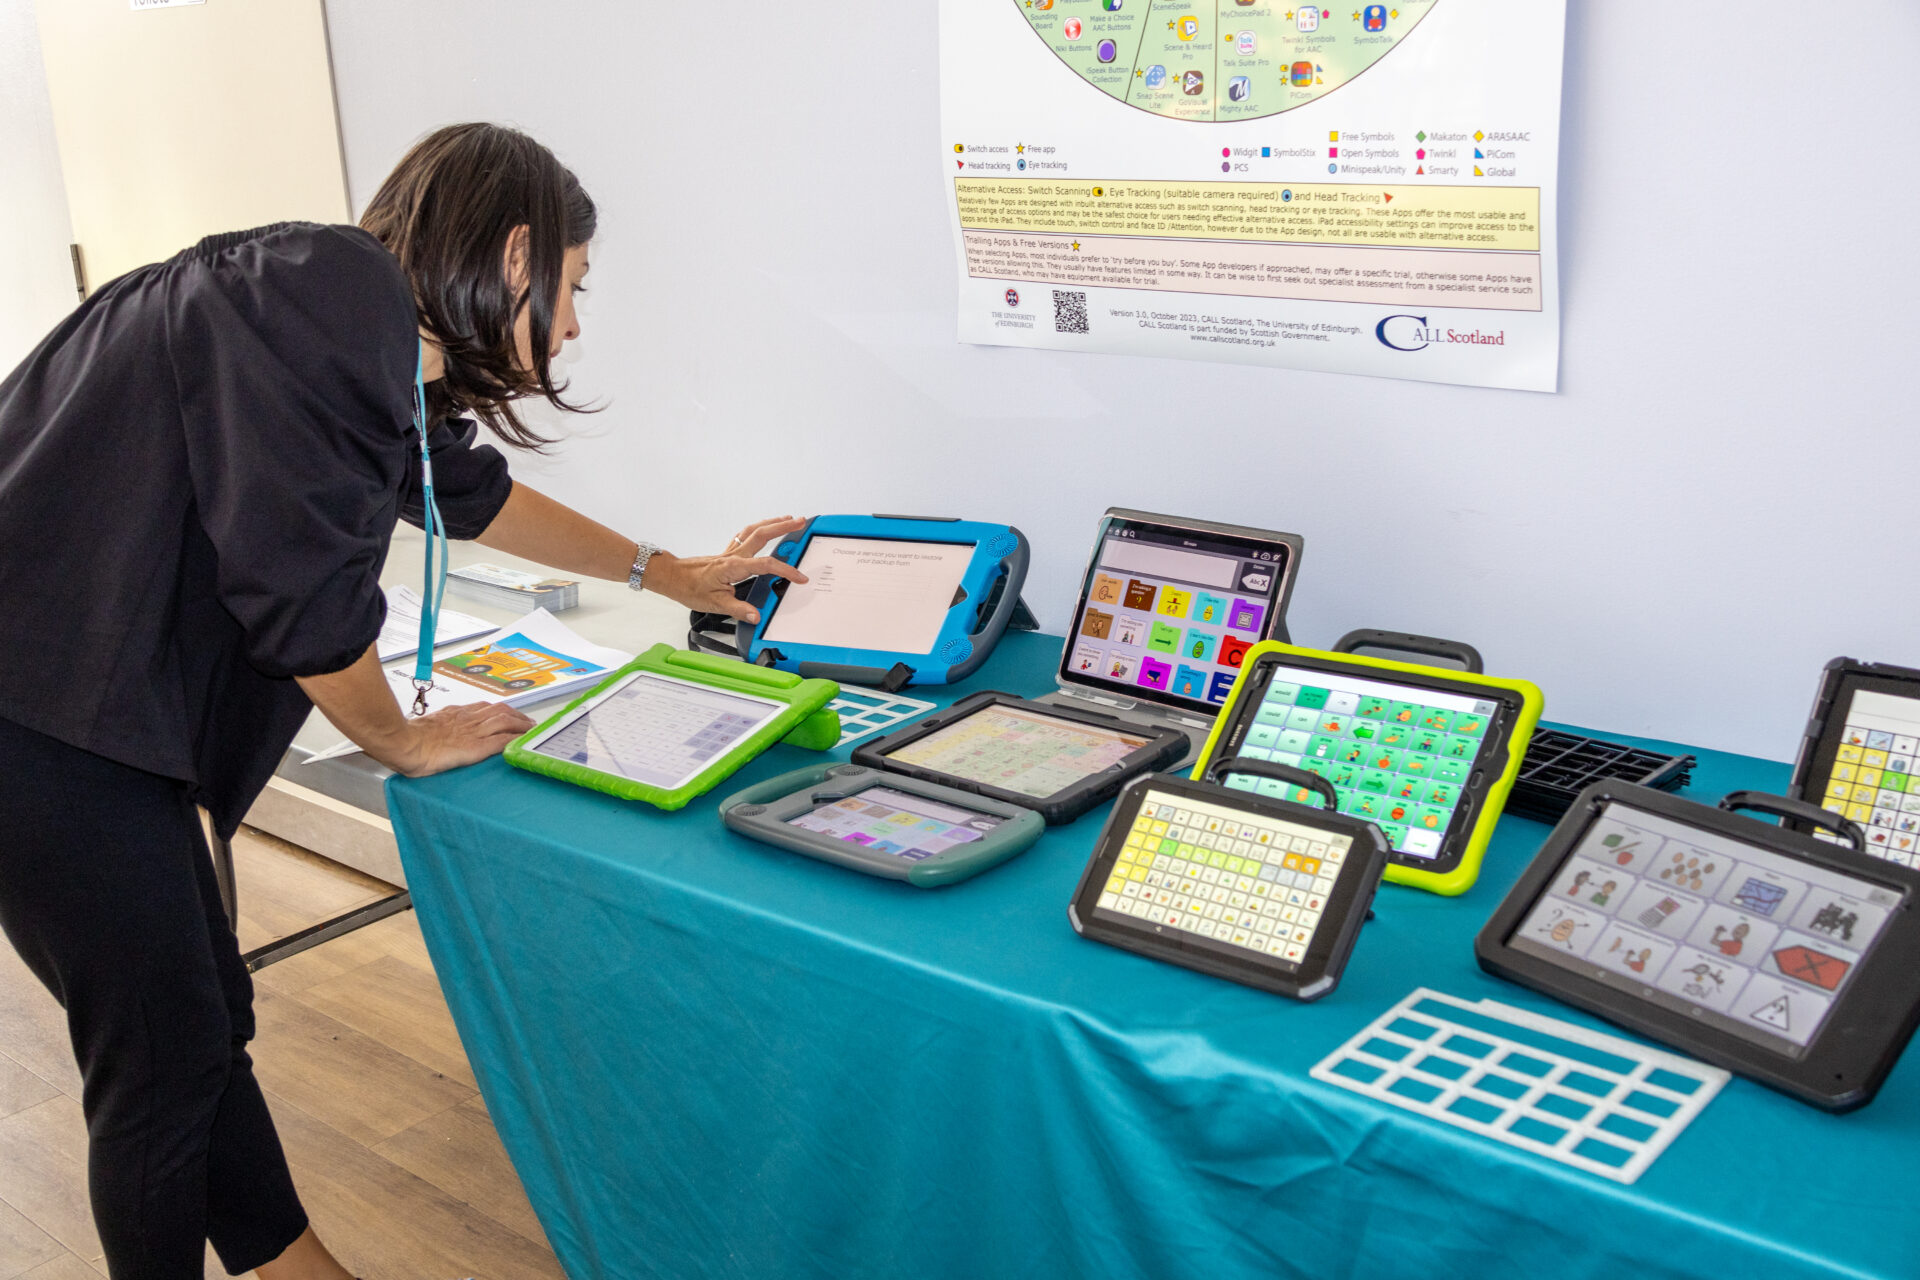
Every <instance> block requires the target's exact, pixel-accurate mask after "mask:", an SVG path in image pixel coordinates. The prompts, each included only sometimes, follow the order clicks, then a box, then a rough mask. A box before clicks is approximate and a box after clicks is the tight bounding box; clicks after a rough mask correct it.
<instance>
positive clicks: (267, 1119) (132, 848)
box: [0, 719, 307, 1280]
mask: <svg viewBox="0 0 1920 1280" xmlns="http://www.w3.org/2000/svg"><path fill="white" fill-rule="evenodd" d="M0 777H3V778H4V782H0V930H4V931H5V933H6V935H7V938H8V940H9V941H11V942H12V943H13V945H14V948H15V949H16V950H17V951H19V953H20V956H21V958H22V959H23V960H25V961H26V963H27V967H28V968H29V969H31V970H32V971H33V973H34V975H35V976H36V977H38V978H39V979H40V981H41V982H43V983H45V984H46V985H47V989H48V990H49V991H51V992H53V994H54V998H55V999H57V1000H59V1002H60V1004H61V1006H62V1007H63V1008H65V1009H66V1011H67V1029H68V1032H69V1034H70V1035H71V1036H72V1039H73V1055H74V1058H75V1059H76V1060H77V1061H78V1062H79V1064H80V1074H81V1078H82V1079H83V1080H84V1082H85V1089H84V1090H83V1094H82V1106H83V1109H84V1110H85V1112H86V1117H87V1141H88V1146H87V1180H88V1189H89V1191H90V1193H91V1197H92V1201H93V1218H94V1225H95V1227H96V1228H97V1229H98V1231H99V1233H100V1242H101V1244H102V1245H103V1246H105V1249H106V1255H107V1266H108V1269H109V1271H110V1273H111V1274H112V1276H113V1280H174V1278H175V1277H180V1278H181V1280H186V1278H187V1277H193V1280H199V1277H200V1276H201V1275H202V1274H203V1271H204V1267H205V1255H206V1245H207V1242H208V1241H211V1242H212V1243H213V1247H214V1249H215V1250H216V1251H217V1252H218V1253H219V1255H220V1261H221V1262H222V1263H224V1264H225V1265H226V1268H227V1270H228V1271H230V1272H232V1273H233V1274H235V1275H238V1274H240V1273H242V1272H245V1271H251V1270H252V1269H254V1268H255V1267H257V1266H259V1265H260V1264H262V1263H265V1262H271V1261H272V1260H273V1259H274V1258H276V1257H278V1256H279V1255H280V1254H281V1253H282V1252H284V1251H285V1250H286V1248H287V1246H288V1245H290V1244H292V1243H293V1242H294V1240H295V1239H297V1238H298V1237H299V1236H300V1233H301V1232H303V1231H305V1230H306V1227H307V1216H306V1213H305V1212H304V1211H303V1210H302V1209H301V1207H300V1200H299V1197H298V1196H297V1195H296V1194H295V1193H294V1189H293V1177H292V1175H291V1174H290V1173H288V1171H287V1161H286V1156H285V1154H284V1153H283V1152H282V1151H281V1149H280V1139H279V1136H278V1135H277V1134H275V1132H274V1129H273V1118H272V1117H271V1116H270V1115H269V1114H268V1113H267V1104H266V1099H265V1098H264V1097H263V1096H262V1095H261V1092H260V1085H259V1082H258V1081H256V1080H255V1079H254V1075H253V1063H252V1061H251V1059H249V1058H248V1057H247V1051H246V1045H247V1041H248V1040H250V1039H252V1038H253V980H252V979H251V978H250V977H249V976H248V975H247V971H246V967H245V966H244V965H243V964H242V963H241V961H240V947H239V943H238V942H237V941H236V940H235V938H234V936H233V930H232V929H231V928H229V927H228V925H227V918H226V914H225V913H224V911H223V910H222V909H221V906H220V894H219V889H218V887H217V885H216V883H215V880H214V876H213V861H212V858H211V857H210V856H209V855H208V852H207V846H206V841H205V838H204V837H203V836H202V834H201V830H200V824H199V821H198V816H197V814H196V812H195V810H194V807H193V805H192V804H191V802H190V801H189V800H188V798H187V790H186V787H185V785H184V784H182V783H180V782H176V781H173V780H171V779H167V778H161V777H157V776H155V775H153V774H150V773H143V772H141V771H140V770H138V769H131V768H128V767H127V766H125V765H120V764H115V763H113V762H112V761H110V760H106V759H103V758H101V757H100V756H96V755H94V754H92V753H91V752H87V751H82V750H79V749H78V748H76V747H70V746H67V745H66V744H65V743H62V742H57V741H55V740H54V739H52V738H48V737H45V736H44V735H41V734H38V733H34V732H32V731H30V730H27V729H24V728H22V727H21V726H19V725H16V724H13V723H11V722H9V721H7V720H3V719H0Z"/></svg>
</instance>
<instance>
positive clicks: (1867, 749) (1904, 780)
mask: <svg viewBox="0 0 1920 1280" xmlns="http://www.w3.org/2000/svg"><path fill="white" fill-rule="evenodd" d="M1836 719H1839V720H1840V722H1841V723H1840V729H1839V741H1838V742H1837V743H1836V744H1834V746H1833V748H1832V752H1833V754H1832V762H1831V763H1830V764H1827V765H1826V767H1825V768H1824V769H1822V770H1821V771H1820V772H1821V773H1823V774H1824V775H1825V776H1821V777H1814V778H1812V779H1810V780H1809V781H1808V783H1807V785H1806V787H1805V789H1804V791H1803V794H1804V795H1806V796H1807V798H1808V799H1810V800H1813V801H1814V802H1815V803H1817V804H1819V805H1821V806H1822V807H1823V808H1825V809H1827V810H1829V811H1831V812H1833V813H1838V814H1840V815H1842V816H1843V817H1847V818H1851V819H1852V820H1853V821H1855V822H1857V823H1859V824H1860V826H1861V828H1862V829H1863V830H1864V831H1865V832H1866V835H1867V851H1868V852H1869V853H1875V854H1878V855H1879V856H1881V857H1883V858H1887V859H1889V860H1891V861H1894V862H1898V863H1900V864H1901V865H1902V866H1914V865H1916V864H1920V781H1916V779H1915V777H1914V772H1915V771H1914V764H1915V761H1916V760H1920V698H1905V697H1901V696H1899V695H1898V694H1892V693H1881V692H1878V691H1876V690H1873V689H1861V688H1855V689H1853V690H1851V691H1850V692H1849V693H1847V694H1844V695H1843V702H1842V708H1841V711H1840V712H1839V713H1838V714H1837V715H1836ZM1831 732H1832V729H1831V727H1830V728H1829V733H1831ZM1825 754H1826V753H1825V752H1822V756H1823V758H1824V756H1825ZM1814 834H1815V835H1817V836H1819V837H1820V838H1821V839H1823V840H1834V839H1836V837H1834V836H1832V835H1830V834H1828V833H1827V832H1824V831H1816V832H1815V833H1814Z"/></svg>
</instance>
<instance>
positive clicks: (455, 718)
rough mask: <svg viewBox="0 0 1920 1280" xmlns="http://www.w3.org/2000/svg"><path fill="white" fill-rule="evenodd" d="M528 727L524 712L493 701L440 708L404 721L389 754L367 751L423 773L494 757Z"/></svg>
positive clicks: (413, 774) (399, 768)
mask: <svg viewBox="0 0 1920 1280" xmlns="http://www.w3.org/2000/svg"><path fill="white" fill-rule="evenodd" d="M531 728H533V720H532V719H531V718H529V717H528V716H527V715H525V714H524V713H522V712H519V711H516V710H514V709H513V708H512V707H504V706H500V705H499V704H497V703H475V704H471V705H468V706H461V707H442V708H441V709H440V710H438V711H430V712H428V713H427V714H426V715H424V716H421V717H419V718H418V719H409V720H408V721H407V734H406V739H405V741H404V742H403V743H402V744H400V746H399V747H398V749H394V750H392V755H393V758H392V759H388V758H386V753H384V752H379V751H373V750H369V752H368V754H369V755H372V756H373V757H374V759H376V760H379V761H380V763H381V764H384V765H386V766H387V767H388V768H390V769H392V770H393V771H394V772H395V773H404V774H405V775H407V776H408V777H409V778H424V777H426V776H427V775H428V774H430V773H442V772H445V771H446V770H448V769H458V768H459V767H460V766H461V765H465V764H476V763H478V762H479V761H481V760H485V759H486V758H487V757H489V756H497V755H499V754H500V753H501V752H502V751H504V750H506V746H507V744H508V743H509V742H512V741H513V740H514V739H515V738H517V737H519V736H520V735H521V734H523V733H525V732H526V731H527V730H529V729H531Z"/></svg>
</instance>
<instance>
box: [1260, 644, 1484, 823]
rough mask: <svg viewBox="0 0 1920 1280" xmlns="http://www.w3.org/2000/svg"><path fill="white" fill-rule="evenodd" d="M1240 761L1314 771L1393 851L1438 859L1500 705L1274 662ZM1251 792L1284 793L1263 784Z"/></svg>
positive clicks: (1344, 806) (1279, 787)
mask: <svg viewBox="0 0 1920 1280" xmlns="http://www.w3.org/2000/svg"><path fill="white" fill-rule="evenodd" d="M1270 671H1271V675H1270V676H1269V677H1268V681H1267V687H1266V690H1265V693H1264V696H1263V697H1262V698H1261V700H1260V706H1259V709H1258V710H1257V711H1256V712H1254V714H1253V718H1252V721H1251V723H1249V724H1248V726H1247V732H1246V737H1245V740H1244V741H1243V742H1242V744H1241V746H1240V749H1239V754H1241V755H1244V756H1252V757H1253V758H1254V759H1256V760H1273V761H1277V762H1279V763H1280V764H1290V765H1298V766H1301V767H1305V768H1311V769H1312V770H1313V771H1314V772H1315V773H1318V774H1319V775H1321V776H1322V777H1324V778H1325V779H1326V780H1327V781H1328V782H1331V783H1332V784H1333V788H1334V790H1335V791H1337V792H1339V794H1340V812H1342V813H1350V814H1353V815H1354V816H1355V817H1359V818H1365V819H1367V820H1369V821H1371V822H1375V823H1378V824H1379V826H1380V830H1381V831H1382V832H1384V833H1385V834H1386V837H1387V843H1388V844H1390V845H1391V846H1392V847H1393V849H1394V850H1395V851H1396V852H1398V853H1403V854H1409V855H1411V856H1413V857H1416V858H1435V857H1438V856H1439V854H1440V849H1441V846H1442V845H1443V844H1444V843H1445V840H1446V836H1447V830H1448V827H1449V826H1450V825H1451V824H1452V822H1453V817H1454V812H1455V811H1456V810H1457V809H1458V808H1459V805H1460V796H1461V792H1462V790H1463V789H1464V788H1465V786H1466V783H1467V781H1468V779H1470V778H1471V777H1472V776H1473V770H1474V764H1475V762H1476V761H1477V760H1478V759H1479V756H1480V749H1481V747H1482V746H1484V745H1485V743H1486V739H1487V728H1488V725H1489V724H1491V723H1492V720H1493V717H1494V716H1495V715H1496V714H1497V713H1498V712H1499V704H1498V703H1495V702H1491V701H1488V700H1487V699H1484V698H1478V697H1474V696H1472V695H1470V694H1456V693H1442V692H1439V691H1438V690H1434V689H1422V688H1417V687H1415V686H1412V685H1405V684H1398V683H1395V682H1393V681H1391V680H1377V679H1365V678H1362V677H1359V676H1350V675H1345V674H1339V673H1332V672H1326V671H1310V670H1307V669H1305V668H1296V667H1289V666H1286V665H1285V664H1283V663H1275V664H1274V665H1273V667H1272V668H1270ZM1256 790H1260V791H1263V792H1265V793H1267V794H1273V795H1278V794H1281V793H1283V792H1284V790H1285V788H1284V787H1283V786H1282V785H1281V784H1280V783H1277V782H1270V781H1266V780H1264V779H1263V780H1261V781H1260V782H1259V784H1258V786H1257V787H1256Z"/></svg>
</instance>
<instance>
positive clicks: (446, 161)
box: [360, 124, 598, 452]
mask: <svg viewBox="0 0 1920 1280" xmlns="http://www.w3.org/2000/svg"><path fill="white" fill-rule="evenodd" d="M597 221H598V215H597V214H596V213H595V211H594V207H593V200H592V198H591V197H589V196H588V195H587V193H586V191H585V189H584V188H582V187H581V185H580V180H579V179H578V178H576V177H574V176H573V173H572V171H571V170H569V169H568V168H567V167H566V166H565V165H563V164H561V163H560V161H559V160H558V159H556V158H555V157H554V154H553V152H551V151H549V150H547V149H546V148H545V147H543V146H541V145H540V144H539V143H537V142H535V141H534V140H533V139H532V138H529V137H528V136H527V135H526V134H524V133H521V132H520V131H519V130H517V129H508V128H505V127H504V126H501V125H497V124H453V125H448V126H447V127H446V128H444V129H436V130H434V131H433V132H432V133H430V134H428V135H427V136H426V137H424V138H422V139H421V140H420V141H419V142H417V143H415V144H414V146H413V149H412V150H411V151H409V152H407V154H406V158H405V159H403V160H401V161H400V163H399V164H398V165H396V166H394V170H393V172H392V173H390V174H388V175H387V180H386V181H385V182H383V183H381V184H380V190H379V191H377V192H375V193H374V196H373V200H372V202H371V203H370V204H368V205H367V208H366V212H364V213H362V214H361V215H360V225H361V226H362V227H364V228H365V229H366V230H368V231H370V232H372V233H373V234H374V235H375V236H376V237H378V238H379V240H380V242H381V243H382V244H384V245H386V246H387V249H388V250H389V251H390V252H391V253H392V254H393V255H394V257H396V258H398V259H399V260H400V266H401V269H402V270H404V271H405V272H406V273H407V278H408V279H409V280H410V281H412V282H413V296H414V304H415V306H416V307H417V308H418V309H419V313H420V327H421V328H423V329H425V330H426V331H427V333H428V334H430V335H431V336H432V338H433V340H434V342H435V343H437V344H438V345H439V347H440V349H441V351H442V352H443V353H444V354H445V356H446V366H447V376H446V380H445V381H444V382H441V383H436V384H434V386H433V387H431V388H429V389H428V396H429V398H428V417H429V418H430V419H431V420H433V421H438V420H440V419H442V418H445V417H447V416H449V415H451V414H454V413H471V414H473V415H474V416H476V417H478V418H479V419H480V420H481V421H482V422H484V423H486V424H487V426H488V428H489V429H491V430H492V431H493V433H494V434H495V435H497V436H499V437H500V439H501V440H503V441H505V442H506V443H507V444H510V445H514V446H516V447H518V448H522V449H531V450H534V451H535V452H538V451H539V450H540V449H541V448H542V447H543V446H545V445H547V444H551V443H552V441H551V440H550V439H549V438H548V437H546V436H543V435H541V434H539V433H538V432H536V431H534V430H533V429H532V428H530V427H529V426H527V424H526V423H525V422H522V421H521V420H520V417H519V415H518V414H516V413H515V412H514V410H513V401H515V400H517V399H520V398H521V397H523V396H529V395H536V394H537V395H540V396H544V397H545V398H546V400H547V402H548V403H550V404H552V405H553V406H554V407H556V408H559V409H566V410H569V411H572V412H575V413H579V412H584V411H586V410H584V409H583V407H582V406H579V405H575V404H571V403H569V402H568V401H567V400H565V399H564V398H562V395H561V393H562V392H563V391H565V390H566V388H565V386H564V385H562V386H555V385H554V382H553V377H552V374H551V371H550V370H549V368H548V363H549V361H548V358H547V351H548V348H549V346H550V343H551V338H552V334H553V307H554V301H555V299H556V298H557V297H558V296H559V290H560V284H561V276H562V272H563V268H564V260H565V257H566V253H567V250H568V249H571V248H573V247H574V246H576V245H582V244H585V243H587V241H589V240H591V239H593V233H594V228H595V225H596V223H597ZM520 226H524V227H526V228H527V287H526V288H525V289H524V290H522V291H520V292H517V293H516V292H515V291H514V290H513V288H512V286H511V284H510V283H509V281H508V280H507V277H506V275H505V274H504V272H503V271H502V269H501V264H502V263H503V262H504V261H505V254H506V251H507V242H508V239H509V237H511V236H512V234H513V229H514V228H515V227H520ZM522 307H528V308H530V309H531V315H530V324H529V327H530V329H531V331H532V334H531V336H532V340H533V341H532V346H533V352H532V354H533V368H531V369H522V368H521V367H520V358H519V354H518V352H517V351H515V349H514V342H513V326H514V321H515V319H516V318H517V317H518V316H519V314H520V309H521V308H522Z"/></svg>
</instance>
